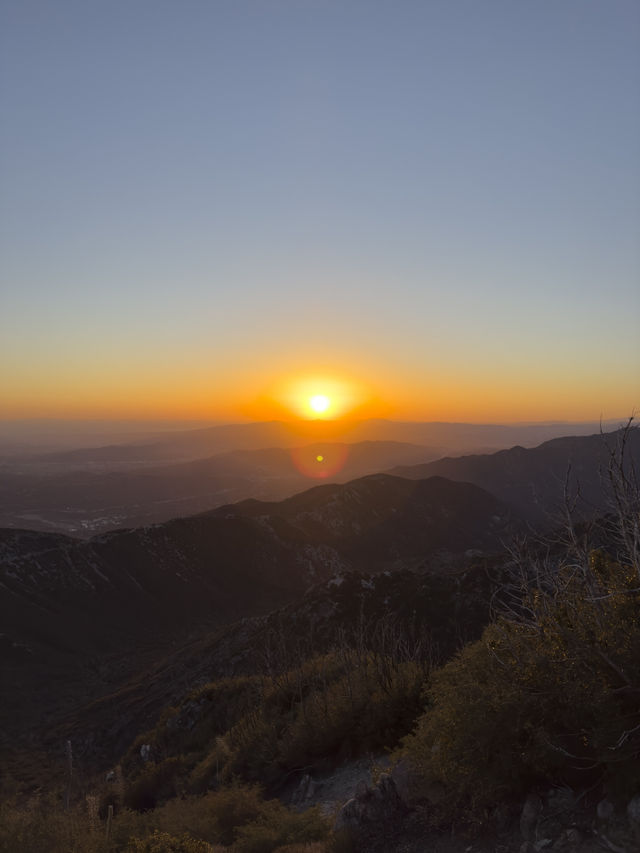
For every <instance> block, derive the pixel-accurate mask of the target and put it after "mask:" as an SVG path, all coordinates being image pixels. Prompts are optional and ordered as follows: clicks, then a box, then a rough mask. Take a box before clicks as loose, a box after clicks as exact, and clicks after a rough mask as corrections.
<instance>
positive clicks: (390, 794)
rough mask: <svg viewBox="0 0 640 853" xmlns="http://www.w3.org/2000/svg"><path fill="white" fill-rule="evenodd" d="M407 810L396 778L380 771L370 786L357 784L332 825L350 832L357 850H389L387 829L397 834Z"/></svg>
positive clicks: (361, 783)
mask: <svg viewBox="0 0 640 853" xmlns="http://www.w3.org/2000/svg"><path fill="white" fill-rule="evenodd" d="M407 811H408V810H407V807H406V806H405V805H404V803H403V802H402V800H401V798H400V796H399V794H398V791H397V789H396V785H395V782H394V781H393V779H392V778H391V776H389V774H387V773H383V774H382V775H381V776H380V779H379V780H378V783H377V784H376V785H373V786H372V787H368V786H367V784H366V783H365V782H360V783H359V784H358V787H357V788H356V792H355V796H354V797H352V798H351V799H350V800H348V801H347V802H346V803H345V804H344V805H343V806H342V808H341V809H340V811H339V812H338V816H337V818H336V822H335V826H334V829H335V831H336V832H338V833H345V834H347V835H349V836H350V837H351V839H352V841H353V843H354V845H355V848H356V850H363V851H364V850H367V851H374V850H388V849H389V848H388V846H387V845H388V842H389V833H392V836H393V837H395V836H397V833H398V827H399V824H401V822H402V818H403V817H404V816H405V815H406V814H407Z"/></svg>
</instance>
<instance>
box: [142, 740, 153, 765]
mask: <svg viewBox="0 0 640 853" xmlns="http://www.w3.org/2000/svg"><path fill="white" fill-rule="evenodd" d="M140 758H141V759H142V760H143V761H149V760H150V759H151V744H150V743H143V744H142V746H141V747H140Z"/></svg>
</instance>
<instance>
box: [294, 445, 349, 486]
mask: <svg viewBox="0 0 640 853" xmlns="http://www.w3.org/2000/svg"><path fill="white" fill-rule="evenodd" d="M290 453H291V458H292V459H293V464H294V465H295V466H296V468H297V469H298V471H299V472H300V473H301V474H303V475H304V476H305V477H311V478H312V479H314V480H326V479H327V478H328V477H335V476H336V475H337V474H339V473H340V472H341V471H342V469H343V467H344V465H345V463H346V461H347V456H348V455H349V445H348V444H342V443H340V442H336V443H333V442H326V443H325V442H322V443H321V444H315V445H313V444H310V445H308V446H307V447H295V448H293V450H291V451H290Z"/></svg>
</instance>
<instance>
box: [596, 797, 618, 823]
mask: <svg viewBox="0 0 640 853" xmlns="http://www.w3.org/2000/svg"><path fill="white" fill-rule="evenodd" d="M613 812H614V805H613V803H612V802H611V800H607V799H606V798H605V799H604V800H600V802H599V803H598V805H597V808H596V815H597V818H598V821H599V822H600V823H608V822H609V820H610V819H611V817H612V816H613Z"/></svg>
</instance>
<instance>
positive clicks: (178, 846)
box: [127, 830, 214, 853]
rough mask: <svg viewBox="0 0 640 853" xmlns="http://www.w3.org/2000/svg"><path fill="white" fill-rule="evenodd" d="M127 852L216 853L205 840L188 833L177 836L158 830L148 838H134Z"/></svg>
mask: <svg viewBox="0 0 640 853" xmlns="http://www.w3.org/2000/svg"><path fill="white" fill-rule="evenodd" d="M127 853H214V850H213V848H212V847H211V845H210V844H207V843H206V842H205V841H197V840H196V839H195V838H190V837H189V836H188V835H183V836H182V837H181V838H176V837H175V836H173V835H169V834H168V833H167V832H158V831H157V830H156V831H155V832H154V833H153V835H151V836H149V837H148V838H132V839H131V841H130V842H129V845H128V847H127Z"/></svg>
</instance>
